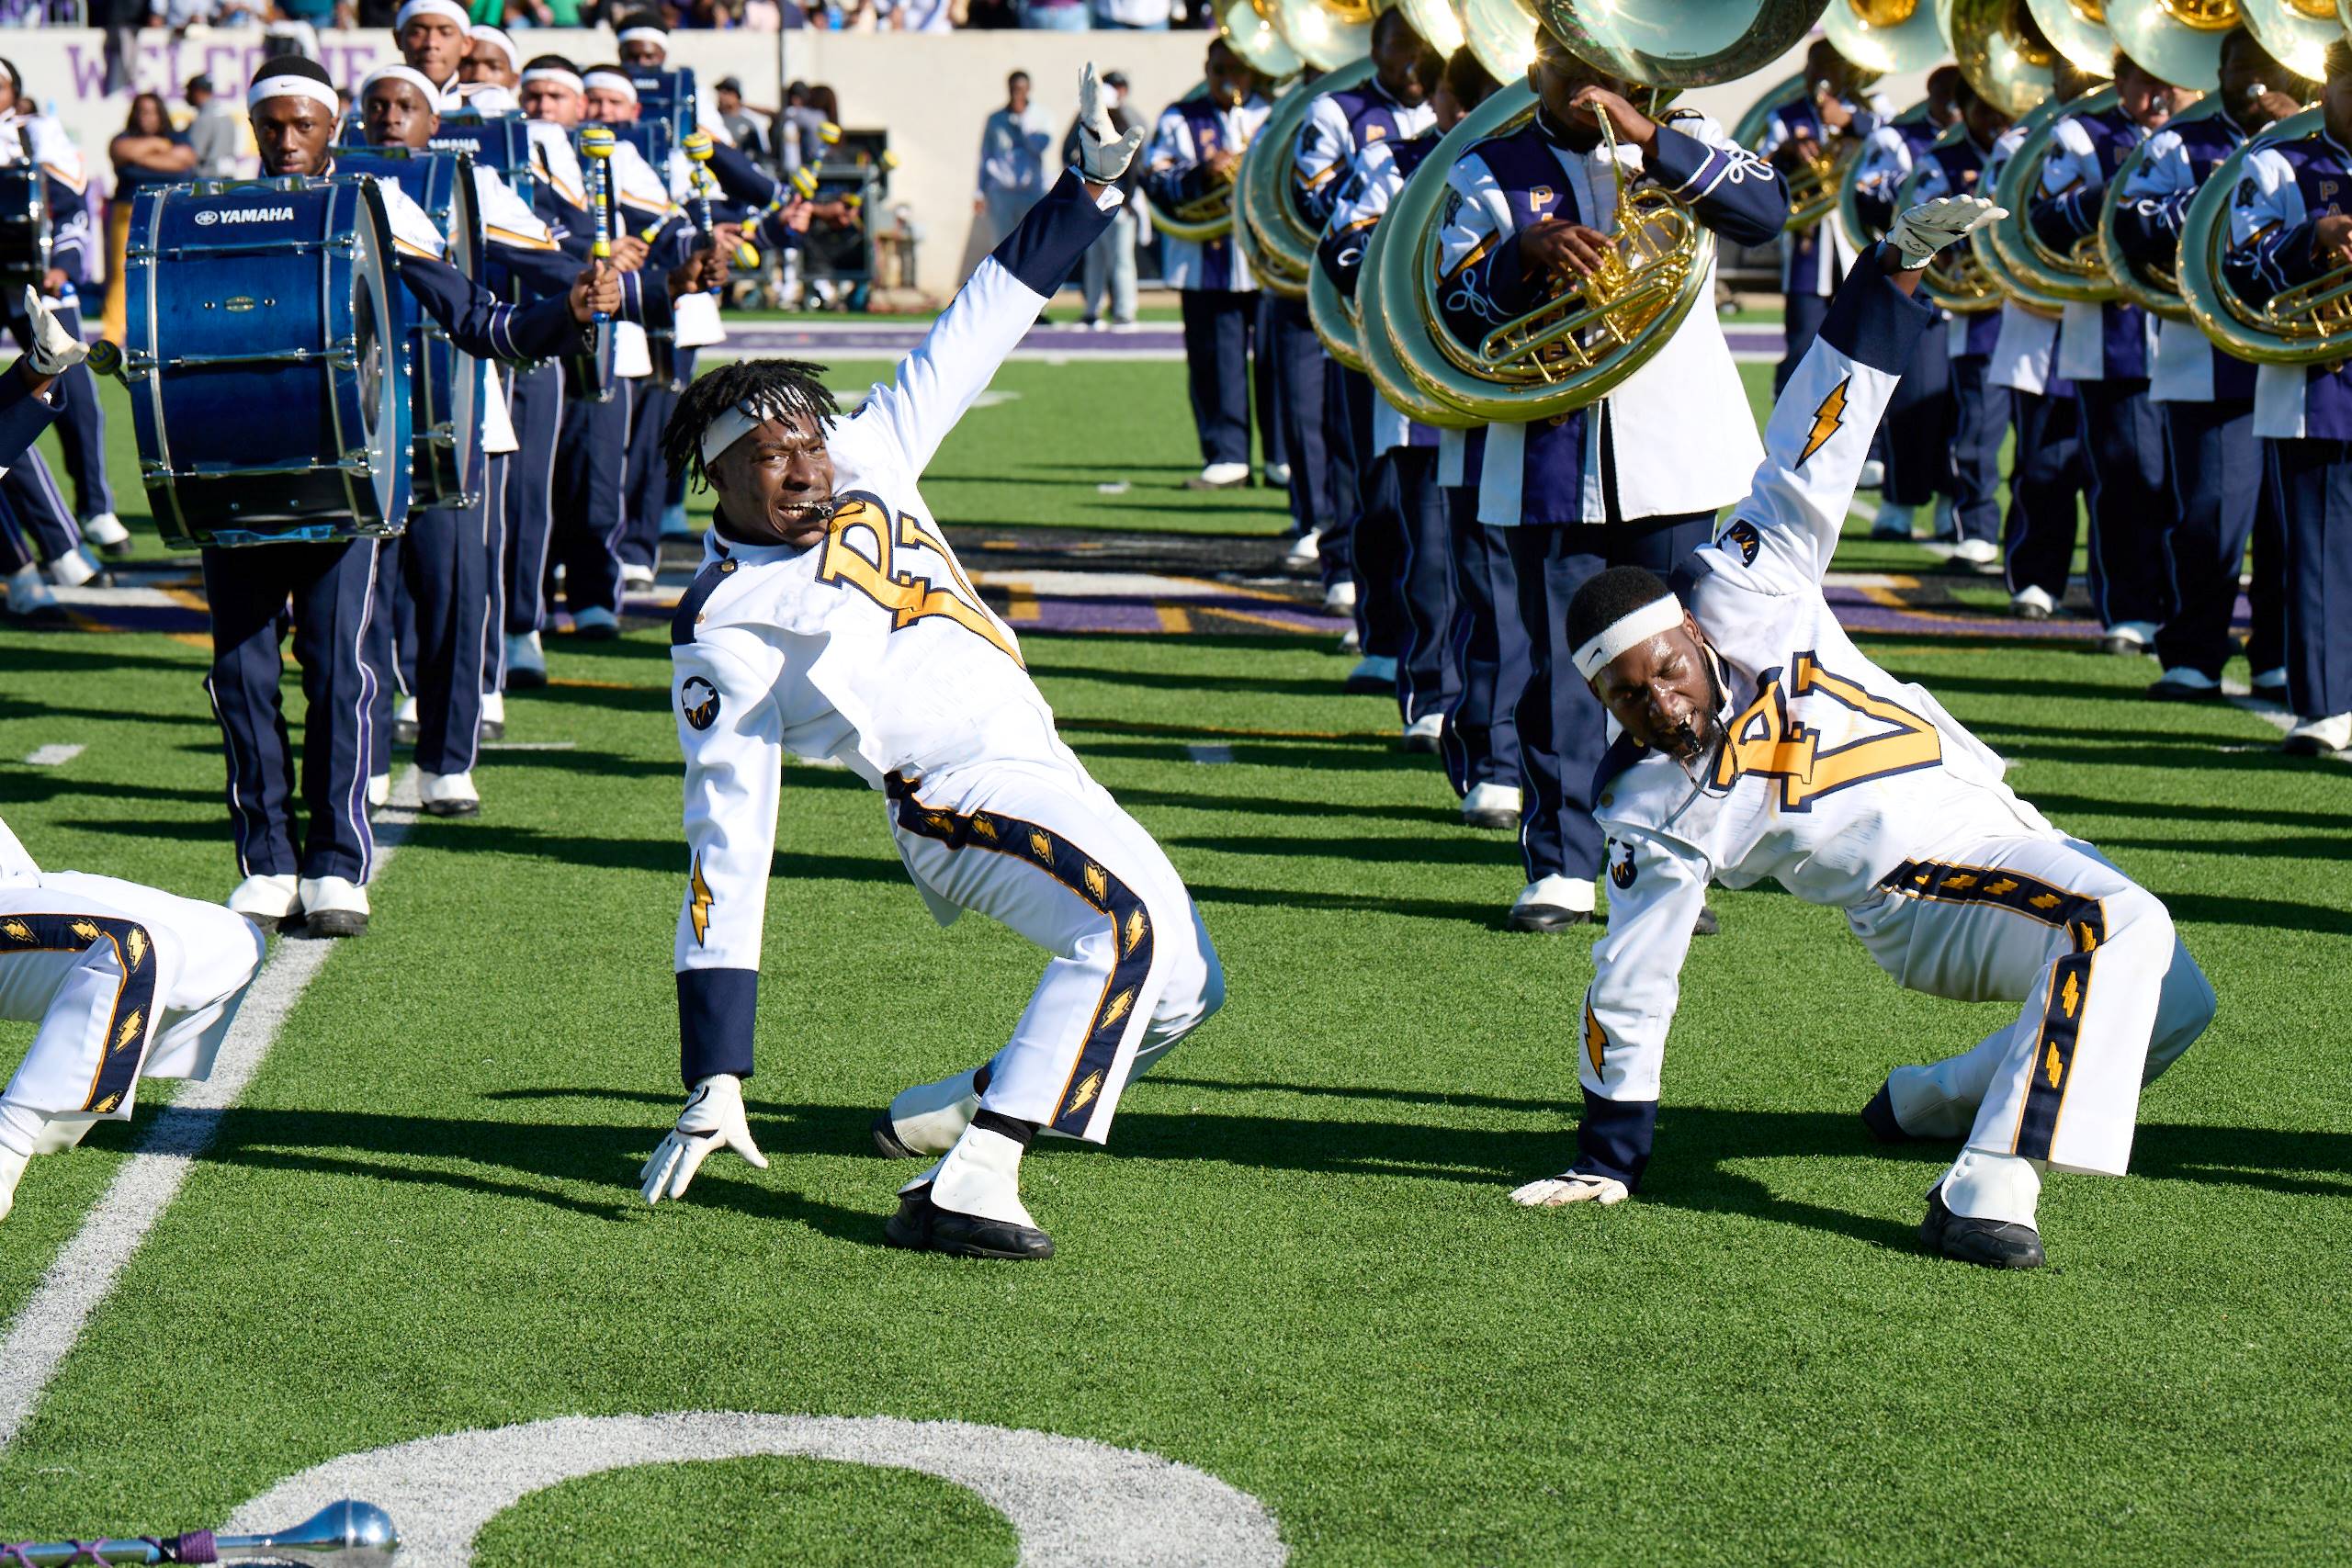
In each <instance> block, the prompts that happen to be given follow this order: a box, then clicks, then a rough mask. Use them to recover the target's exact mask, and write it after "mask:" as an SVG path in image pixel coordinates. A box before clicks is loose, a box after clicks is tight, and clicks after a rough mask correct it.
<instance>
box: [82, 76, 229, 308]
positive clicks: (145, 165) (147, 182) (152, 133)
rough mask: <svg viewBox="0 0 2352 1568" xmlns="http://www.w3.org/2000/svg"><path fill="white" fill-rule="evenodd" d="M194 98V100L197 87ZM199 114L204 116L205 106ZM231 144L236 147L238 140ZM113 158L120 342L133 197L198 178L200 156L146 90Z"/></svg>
mask: <svg viewBox="0 0 2352 1568" xmlns="http://www.w3.org/2000/svg"><path fill="white" fill-rule="evenodd" d="M203 82H204V78H203V77H201V76H198V78H197V79H196V81H195V82H192V83H190V84H189V86H190V88H191V89H193V88H195V87H196V86H197V85H198V84H199V83H203ZM189 96H190V98H191V100H192V99H193V98H194V96H195V94H194V92H193V91H191V92H190V94H189ZM198 118H202V115H201V110H200V109H199V111H198ZM231 145H232V149H233V147H234V142H233V141H232V143H231ZM107 157H109V158H111V159H113V160H114V194H113V195H112V196H110V197H107V295H106V304H105V308H104V320H105V321H106V322H107V326H108V327H110V328H112V329H113V333H112V336H113V339H114V341H115V342H117V343H120V342H121V341H122V333H121V325H122V312H123V301H122V253H123V250H124V248H125V246H126V245H127V244H128V243H129V240H130V201H131V197H135V196H137V195H138V194H139V189H140V187H141V186H152V185H168V184H169V183H170V182H172V181H173V180H185V179H190V178H193V177H194V176H195V175H196V173H197V167H196V157H197V155H196V149H194V148H193V147H191V146H189V145H188V138H187V135H186V134H184V133H182V132H180V131H177V130H173V129H172V117H171V116H170V115H169V114H167V113H165V112H164V100H163V99H162V98H161V97H160V96H157V95H155V94H153V93H141V94H140V95H139V96H137V97H135V98H133V99H131V100H130V116H129V118H126V119H124V121H123V122H122V130H121V131H120V132H119V134H118V135H117V136H116V137H115V139H114V140H113V141H111V142H109V143H107Z"/></svg>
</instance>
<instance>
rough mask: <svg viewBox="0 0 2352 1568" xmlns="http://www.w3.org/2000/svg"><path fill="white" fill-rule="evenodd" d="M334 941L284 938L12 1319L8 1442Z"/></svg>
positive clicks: (394, 814)
mask: <svg viewBox="0 0 2352 1568" xmlns="http://www.w3.org/2000/svg"><path fill="white" fill-rule="evenodd" d="M417 783H418V780H417V772H416V769H415V768H414V767H411V768H410V769H409V770H408V771H407V772H406V773H403V774H402V775H401V779H400V782H399V783H398V784H396V785H394V786H393V789H392V799H391V805H390V807H389V808H388V809H387V810H385V811H384V812H383V813H382V814H381V815H380V816H379V817H378V818H377V819H376V824H375V826H376V871H377V874H378V875H381V874H382V873H383V868H384V867H385V866H386V865H388V864H390V862H391V858H392V852H394V851H395V850H397V849H399V848H400V845H401V840H403V839H404V838H406V837H407V836H408V829H409V827H410V825H411V824H413V822H414V821H415V820H416V811H417V808H418V805H419V802H418V798H417ZM334 947H335V944H334V942H327V941H318V942H310V941H293V940H280V941H279V942H278V943H277V947H276V949H275V950H274V951H273V952H272V953H270V955H269V957H268V959H267V960H266V962H265V963H264V964H262V966H261V973H260V974H258V975H256V976H254V984H253V988H252V989H251V990H250V991H248V992H247V993H246V994H245V1005H244V1007H243V1010H241V1011H240V1012H239V1013H238V1014H237V1021H236V1023H235V1024H234V1025H233V1026H232V1028H231V1029H230V1031H229V1038H228V1039H227V1040H226V1041H225V1042H223V1043H222V1044H221V1047H220V1057H219V1059H218V1060H216V1061H215V1062H214V1063H213V1066H212V1076H211V1077H209V1078H207V1079H205V1080H204V1081H203V1082H202V1083H191V1084H189V1085H187V1088H186V1089H183V1090H182V1091H181V1092H180V1094H179V1095H178V1096H177V1097H176V1098H175V1099H174V1100H173V1101H172V1103H171V1104H169V1105H167V1106H165V1107H164V1109H163V1111H161V1112H159V1113H158V1114H157V1115H156V1117H155V1119H154V1120H153V1122H149V1123H148V1126H147V1131H146V1132H145V1134H142V1135H141V1138H140V1140H139V1142H138V1143H137V1144H136V1145H133V1146H132V1148H131V1151H130V1158H129V1159H127V1160H125V1161H124V1162H123V1166H122V1168H121V1170H119V1171H118V1172H117V1173H116V1175H115V1179H114V1182H113V1184H112V1185H111V1186H109V1187H108V1188H107V1191H106V1196H105V1197H103V1198H101V1199H99V1200H98V1202H97V1206H96V1208H94V1209H92V1210H91V1211H90V1213H89V1217H88V1218H86V1219H85V1220H84V1221H83V1222H82V1228H81V1229H80V1230H78V1231H76V1232H74V1239H73V1240H71V1241H69V1242H67V1243H66V1244H65V1247H64V1249H63V1250H62V1251H61V1252H60V1253H59V1254H58V1255H57V1260H56V1261H55V1262H54V1263H51V1265H50V1267H49V1272H48V1273H46V1274H44V1275H42V1276H41V1281H40V1285H39V1286H37V1287H35V1289H34V1291H33V1293H32V1296H31V1298H30V1299H29V1300H28V1301H27V1302H26V1303H25V1305H24V1309H23V1310H22V1311H21V1312H19V1313H17V1320H16V1321H15V1322H14V1323H11V1324H10V1325H8V1329H7V1334H6V1337H5V1338H0V1450H6V1448H7V1446H8V1445H9V1444H10V1443H12V1442H14V1441H15V1440H16V1438H17V1433H19V1432H21V1431H23V1430H24V1427H25V1423H26V1422H27V1421H28V1420H29V1419H30V1418H31V1416H32V1414H33V1412H34V1410H35V1409H37V1408H38V1407H39V1406H40V1396H41V1394H42V1393H43V1392H44V1391H46V1390H47V1389H48V1387H49V1385H50V1382H51V1380H52V1379H53V1378H55V1377H56V1376H57V1371H58V1368H60V1367H61V1366H62V1365H63V1364H64V1362H65V1358H66V1357H67V1356H69V1355H71V1354H72V1353H73V1350H74V1343H75V1341H77V1340H79V1339H80V1338H81V1337H82V1329H83V1325H85V1324H87V1323H88V1322H89V1321H90V1317H91V1314H94V1313H96V1311H97V1310H98V1307H99V1306H100V1305H101V1304H102V1303H104V1302H105V1301H106V1299H107V1296H109V1295H111V1294H112V1293H113V1292H114V1287H115V1281H116V1280H118V1279H119V1278H120V1277H121V1275H122V1270H123V1267H124V1265H126V1264H128V1263H129V1262H130V1259H131V1256H132V1255H133V1254H134V1253H136V1252H137V1251H138V1250H139V1244H140V1243H141V1241H143V1240H145V1239H146V1236H147V1233H148V1231H150V1230H151V1229H153V1227H154V1224H155V1222H156V1221H157V1220H158V1219H160V1218H162V1217H163V1213H164V1210H165V1209H167V1208H169V1207H170V1206H171V1202H172V1200H173V1199H174V1198H175V1197H177V1196H178V1195H179V1190H180V1184H181V1183H182V1182H184V1181H186V1180H187V1175H188V1171H189V1169H190V1168H191V1167H192V1166H193V1165H194V1163H195V1161H196V1158H197V1156H199V1155H201V1154H203V1153H204V1151H205V1150H206V1148H208V1147H209V1146H210V1145H211V1143H212V1138H213V1134H215V1133H216V1132H217V1131H218V1130H219V1128H220V1118H221V1116H222V1114H223V1113H224V1112H226V1111H229V1110H230V1109H231V1108H232V1107H233V1106H234V1105H235V1104H236V1103H237V1100H238V1099H239V1098H240V1097H241V1096H242V1095H243V1093H244V1092H245V1086H246V1085H247V1084H249V1083H251V1082H252V1081H253V1077H254V1073H255V1072H257V1071H259V1070H260V1068H261V1064H262V1059H263V1058H264V1057H266V1056H267V1055H269V1048H270V1047H271V1046H272V1045H273V1044H275V1043H277V1032H278V1030H279V1029H280V1028H281V1027H282V1026H283V1025H284V1024H285V1022H286V1020H287V1017H288V1015H289V1014H291V1013H292V1012H293V1010H294V1004H295V1003H297V1002H299V1001H300V1000H301V999H302V992H303V991H304V990H305V989H306V988H307V987H309V986H310V984H311V981H312V980H313V979H315V978H316V977H317V976H318V973H319V971H320V969H322V967H324V966H325V964H326V961H327V957H328V955H329V954H330V953H333V952H334Z"/></svg>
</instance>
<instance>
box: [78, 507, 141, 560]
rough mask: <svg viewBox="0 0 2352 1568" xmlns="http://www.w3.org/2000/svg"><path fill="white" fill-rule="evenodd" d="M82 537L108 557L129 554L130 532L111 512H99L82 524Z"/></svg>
mask: <svg viewBox="0 0 2352 1568" xmlns="http://www.w3.org/2000/svg"><path fill="white" fill-rule="evenodd" d="M82 537H83V538H85V539H86V540H88V541H89V542H90V543H91V544H94V545H96V546H97V547H98V548H100V549H102V550H104V551H106V553H107V554H108V555H110V556H119V555H129V554H130V529H128V528H126V527H124V526H123V525H122V519H121V518H119V517H117V516H116V515H115V514H114V513H111V512H101V513H98V514H97V515H96V517H91V518H86V519H85V520H84V521H83V524H82Z"/></svg>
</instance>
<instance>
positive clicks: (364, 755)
mask: <svg viewBox="0 0 2352 1568" xmlns="http://www.w3.org/2000/svg"><path fill="white" fill-rule="evenodd" d="M202 561H203V569H204V597H205V602H206V604H209V606H210V607H211V612H212V669H211V672H210V673H209V674H208V675H207V676H206V677H205V682H204V688H205V691H206V692H207V693H208V694H209V695H210V696H211V698H212V711H213V713H214V715H215V716H218V717H219V719H220V736H221V739H222V742H223V744H224V746H225V748H226V750H227V752H228V760H229V821H230V824H231V826H232V828H233V829H234V830H235V834H236V841H237V869H238V871H239V872H240V873H241V874H244V875H247V876H306V877H320V876H341V877H347V878H349V879H350V880H351V881H354V882H365V881H367V880H368V871H369V869H370V867H371V864H372V863H373V860H374V856H375V839H374V837H373V835H371V834H370V833H369V831H368V759H369V756H370V754H371V752H372V750H373V737H372V736H371V735H370V733H369V731H370V730H371V728H373V726H374V716H373V712H372V710H373V708H374V706H375V703H376V674H375V671H373V670H371V669H370V668H369V667H368V658H367V642H368V622H369V617H370V614H371V612H372V610H373V606H374V599H375V572H376V545H375V542H374V541H373V540H368V539H362V540H352V541H347V542H345V543H343V544H336V545H254V546H248V547H244V548H243V549H234V550H222V549H208V550H205V551H204V552H203V553H202ZM289 621H290V624H291V626H292V629H293V634H294V660H295V662H296V663H298V664H300V666H301V668H302V701H303V707H304V712H303V718H302V781H301V799H302V806H303V809H304V811H305V813H306V814H307V815H308V818H309V822H308V827H307V830H306V831H305V832H303V833H301V834H300V847H299V848H298V847H297V841H298V835H297V831H296V823H295V818H294V797H295V782H294V755H293V746H292V744H291V742H290V740H289V739H288V734H287V728H286V715H285V711H284V709H283V708H282V707H281V706H280V705H279V702H278V686H277V682H278V678H279V676H280V675H281V674H282V673H283V672H284V670H285V660H284V658H283V656H282V654H281V652H280V650H279V643H280V642H281V641H282V640H283V638H284V637H285V636H286V633H287V628H288V624H289Z"/></svg>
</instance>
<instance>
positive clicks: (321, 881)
mask: <svg viewBox="0 0 2352 1568" xmlns="http://www.w3.org/2000/svg"><path fill="white" fill-rule="evenodd" d="M300 893H301V898H302V924H303V926H304V928H305V929H306V930H307V931H309V933H310V934H311V935H312V936H360V935H363V934H365V933H366V931H367V930H368V890H367V889H366V888H364V887H362V886H359V884H357V883H356V882H353V881H351V880H350V879H349V878H347V877H341V876H320V877H310V876H306V877H304V878H302V886H301V889H300Z"/></svg>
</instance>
